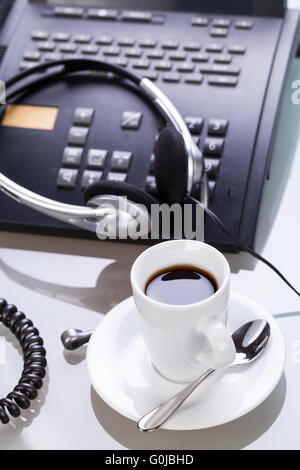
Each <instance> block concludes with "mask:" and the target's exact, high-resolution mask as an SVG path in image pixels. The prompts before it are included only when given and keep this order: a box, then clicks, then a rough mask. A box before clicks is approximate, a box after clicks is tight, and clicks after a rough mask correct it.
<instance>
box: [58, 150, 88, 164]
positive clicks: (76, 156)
mask: <svg viewBox="0 0 300 470" xmlns="http://www.w3.org/2000/svg"><path fill="white" fill-rule="evenodd" d="M82 154H83V149H82V148H80V147H66V148H65V150H64V155H63V161H62V162H63V165H67V166H75V167H79V166H80V163H81V159H82Z"/></svg>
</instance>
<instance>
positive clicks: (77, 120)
mask: <svg viewBox="0 0 300 470" xmlns="http://www.w3.org/2000/svg"><path fill="white" fill-rule="evenodd" d="M94 112H95V111H94V109H92V108H76V109H75V113H74V119H73V122H74V124H80V125H84V126H89V125H90V124H91V123H92V120H93V116H94Z"/></svg>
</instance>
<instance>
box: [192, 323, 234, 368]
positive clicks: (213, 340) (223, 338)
mask: <svg viewBox="0 0 300 470" xmlns="http://www.w3.org/2000/svg"><path fill="white" fill-rule="evenodd" d="M200 330H201V334H202V335H204V336H205V338H206V340H207V342H208V344H209V346H210V347H209V348H207V350H206V351H204V352H203V353H201V354H200V359H201V362H202V363H204V364H205V365H207V366H209V367H213V368H214V369H218V368H221V367H225V366H227V365H229V364H231V363H232V362H233V361H234V360H235V357H236V349H235V345H234V342H233V340H232V337H231V334H230V332H229V330H228V329H227V328H226V326H225V325H224V323H223V322H222V321H221V320H220V319H218V318H216V317H210V318H208V319H207V320H206V321H204V322H203V323H201V327H200Z"/></svg>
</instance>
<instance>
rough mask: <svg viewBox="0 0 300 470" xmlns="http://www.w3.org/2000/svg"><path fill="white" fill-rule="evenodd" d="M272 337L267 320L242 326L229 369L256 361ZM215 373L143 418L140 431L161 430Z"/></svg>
mask: <svg viewBox="0 0 300 470" xmlns="http://www.w3.org/2000/svg"><path fill="white" fill-rule="evenodd" d="M270 336H271V328H270V325H269V323H268V322H266V321H265V320H254V321H251V322H248V323H245V324H244V325H242V326H241V327H240V328H238V329H237V330H236V331H235V332H234V333H233V334H232V339H233V342H234V345H235V349H236V358H235V360H234V362H233V363H231V364H229V365H228V366H227V367H232V366H241V365H245V364H250V363H251V362H253V361H255V360H256V359H257V358H258V357H259V356H261V354H262V353H263V351H264V350H265V348H266V346H267V344H268V342H269V339H270ZM215 372H216V371H215V369H208V370H207V371H206V372H205V373H204V374H202V375H201V377H199V378H198V379H196V380H195V381H194V382H193V383H191V384H190V385H188V386H187V387H185V388H184V389H183V390H181V391H180V392H179V393H177V394H176V395H174V396H173V397H172V398H170V399H169V400H167V401H166V402H164V403H162V404H161V405H159V406H158V407H157V408H155V409H154V410H152V411H150V412H149V413H147V414H146V415H145V416H143V418H141V419H140V420H139V422H138V423H137V426H138V428H139V430H140V431H144V432H149V431H154V430H155V429H158V428H160V427H161V426H162V425H163V424H164V423H165V422H166V421H167V420H168V419H169V418H170V417H171V416H172V415H173V413H174V412H175V411H176V410H177V409H178V408H179V407H180V406H181V405H182V403H183V402H184V401H185V400H186V399H187V398H188V397H189V396H190V395H191V393H193V391H194V390H195V389H196V388H197V387H198V386H199V385H200V384H201V383H202V382H203V381H204V380H205V379H206V378H207V377H209V376H211V375H212V374H214V373H215Z"/></svg>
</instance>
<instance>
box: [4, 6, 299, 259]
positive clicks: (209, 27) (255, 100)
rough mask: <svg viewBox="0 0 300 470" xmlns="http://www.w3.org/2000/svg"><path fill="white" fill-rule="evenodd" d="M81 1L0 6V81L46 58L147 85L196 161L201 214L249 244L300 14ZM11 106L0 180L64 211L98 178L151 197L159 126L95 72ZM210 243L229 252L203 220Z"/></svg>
mask: <svg viewBox="0 0 300 470" xmlns="http://www.w3.org/2000/svg"><path fill="white" fill-rule="evenodd" d="M77 3H78V2H76V5H72V2H68V1H65V2H64V4H61V3H60V2H55V1H54V2H46V1H42V0H41V1H28V0H16V1H15V2H12V1H9V0H8V1H4V2H2V5H1V8H2V10H1V9H0V15H2V18H3V23H2V29H1V30H0V78H1V79H2V80H4V81H5V80H7V79H8V78H9V77H10V76H12V75H13V74H15V73H16V72H17V71H18V70H19V69H21V70H26V69H27V68H30V67H32V66H34V65H36V64H38V63H41V62H44V61H52V60H59V59H60V58H62V57H63V58H74V57H81V56H84V57H87V58H88V57H89V58H91V57H92V58H97V57H98V58H101V59H105V60H109V61H110V62H112V63H115V64H117V65H119V66H122V67H125V68H128V69H129V70H130V69H131V70H134V71H135V72H137V73H139V74H140V75H141V76H144V77H148V78H149V79H151V80H153V81H154V82H155V83H156V84H158V86H159V87H160V88H161V89H162V90H163V91H164V92H165V93H166V95H167V96H169V98H170V99H171V100H172V101H173V102H174V104H175V105H176V106H177V108H178V109H179V111H180V112H181V114H182V116H183V117H184V118H185V120H186V123H187V124H188V127H189V129H190V132H191V133H192V135H193V138H194V140H195V142H196V143H197V145H199V147H200V148H201V150H202V152H203V154H204V157H205V164H206V169H207V174H208V177H209V186H210V197H211V201H210V207H211V209H212V210H213V211H214V212H215V213H216V214H217V215H218V216H219V217H220V218H221V219H222V222H223V223H224V224H225V225H226V226H227V227H229V228H230V230H231V232H233V233H234V235H235V236H237V237H239V238H240V239H241V240H242V241H243V242H244V243H245V244H247V245H249V246H253V244H254V236H255V227H256V221H257V217H258V211H259V205H260V200H261V195H262V189H263V183H264V180H265V178H266V177H267V174H268V168H269V163H270V155H271V151H272V144H273V138H274V134H275V131H276V125H277V121H278V114H279V110H280V102H281V97H282V93H283V90H284V85H285V81H286V77H287V74H288V71H289V65H290V62H291V60H292V58H293V57H294V56H295V54H296V49H297V45H298V44H297V39H298V37H297V32H298V20H299V14H298V12H296V11H290V10H287V9H286V8H285V3H284V1H272V2H270V1H268V0H265V1H263V0H261V1H259V2H258V1H244V2H237V1H228V2H226V4H224V2H220V1H210V2H207V1H203V2H196V1H194V0H186V1H180V2H174V1H171V0H163V1H159V2H158V1H155V2H153V1H150V0H143V1H141V0H124V1H122V2H120V1H118V0H112V1H107V2H102V1H101V0H94V1H92V0H91V1H90V2H89V6H85V5H84V3H85V2H82V6H81V5H77ZM99 81H100V82H101V84H100V85H99ZM32 105H34V106H32ZM8 108H9V107H6V109H5V110H3V111H2V113H1V115H0V122H1V125H0V155H1V161H0V166H1V172H3V173H4V174H5V175H7V176H8V177H10V178H12V179H14V180H15V181H16V182H18V183H19V184H21V185H22V186H25V187H27V188H29V189H31V190H33V191H35V192H37V193H40V194H43V195H44V196H46V197H49V198H52V199H56V200H60V201H62V202H67V203H72V204H82V191H83V190H84V189H86V188H87V187H88V186H89V185H90V184H92V183H94V182H96V181H98V180H100V179H101V180H105V179H107V180H115V181H126V182H129V183H132V184H134V185H136V186H138V187H141V188H144V187H145V188H146V189H147V190H148V191H149V193H152V194H154V195H155V191H156V184H155V183H156V182H155V177H154V176H153V170H152V169H153V146H154V143H155V139H156V136H157V134H158V130H159V129H160V126H161V123H160V121H159V119H158V117H157V115H156V113H155V111H153V113H151V111H149V106H148V104H147V103H145V102H143V100H142V99H141V98H140V97H139V96H137V95H135V94H133V93H132V90H131V89H130V87H129V86H128V88H127V87H125V86H124V87H122V88H121V87H119V86H118V84H116V83H114V82H113V81H108V80H107V79H105V78H104V77H101V76H97V75H96V74H95V76H92V75H90V76H85V77H84V79H83V77H82V76H80V77H76V76H75V77H72V78H69V79H64V80H61V81H58V82H56V83H53V84H50V85H49V86H48V87H47V88H42V89H40V90H39V89H36V90H35V91H34V93H28V94H27V95H24V96H22V99H21V100H19V101H18V105H17V106H15V107H14V108H13V109H11V112H7V109H8ZM0 206H1V211H0V228H3V229H9V230H11V229H14V230H20V231H34V232H40V233H47V234H61V235H71V236H80V237H87V236H89V234H88V233H87V232H83V231H79V230H78V229H75V228H73V227H69V226H67V225H65V224H63V223H62V222H59V221H56V220H52V219H50V218H48V217H46V216H44V215H41V214H39V213H36V212H34V211H32V210H31V209H29V208H24V207H22V206H19V205H17V204H15V203H14V201H11V200H9V199H8V198H6V197H5V196H3V195H0ZM206 241H207V242H209V243H211V244H214V245H216V246H218V247H219V248H221V249H223V250H228V251H234V250H236V249H237V248H238V246H237V245H235V243H234V242H233V241H232V239H231V238H229V237H227V236H226V234H224V232H222V231H221V230H220V231H218V230H216V228H215V226H214V225H212V224H211V225H210V224H209V221H208V224H207V226H206Z"/></svg>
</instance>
